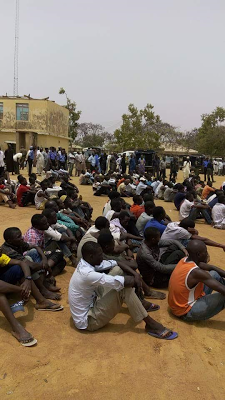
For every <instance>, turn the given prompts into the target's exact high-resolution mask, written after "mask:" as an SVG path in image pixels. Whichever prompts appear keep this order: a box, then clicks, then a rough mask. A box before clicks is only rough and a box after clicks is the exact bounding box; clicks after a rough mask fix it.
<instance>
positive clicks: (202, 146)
mask: <svg viewBox="0 0 225 400" xmlns="http://www.w3.org/2000/svg"><path fill="white" fill-rule="evenodd" d="M201 118H202V125H201V127H200V128H199V131H198V136H197V142H198V150H199V152H201V153H203V154H206V155H210V156H211V157H212V156H221V155H222V156H223V155H224V152H225V140H224V139H225V127H224V126H223V125H222V123H223V122H224V121H225V109H224V108H223V107H217V108H216V109H215V110H214V111H213V112H212V113H211V114H203V115H202V117H201Z"/></svg>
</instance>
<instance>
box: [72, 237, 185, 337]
mask: <svg viewBox="0 0 225 400" xmlns="http://www.w3.org/2000/svg"><path fill="white" fill-rule="evenodd" d="M82 257H83V258H82V259H81V261H80V262H79V264H78V266H77V269H76V271H75V272H74V274H73V276H72V278H71V280H70V284H69V305H70V311H71V314H72V318H73V321H74V324H75V326H76V327H77V328H78V329H81V330H88V331H95V330H98V329H100V328H102V327H103V326H105V325H107V323H108V322H109V321H111V320H112V319H113V318H114V317H115V316H116V315H117V314H118V313H119V312H120V310H121V307H122V304H123V303H124V302H125V303H126V304H127V307H128V310H129V312H130V315H131V317H132V318H133V320H134V321H135V322H136V323H138V322H141V321H142V320H143V321H144V322H145V324H146V326H145V329H146V331H147V333H148V334H149V335H151V336H154V337H157V338H160V339H166V340H172V339H175V338H176V337H177V336H178V335H177V334H176V333H175V332H172V331H170V330H169V329H166V328H165V327H163V326H162V325H161V324H159V323H158V322H156V321H154V320H153V319H152V318H151V317H149V315H148V313H147V311H146V310H145V309H144V307H143V306H142V304H141V301H140V300H139V298H138V297H137V295H136V293H135V291H134V287H135V288H136V289H137V290H140V288H141V279H140V278H139V276H135V277H134V276H121V270H120V269H117V272H118V275H114V273H113V274H105V273H104V270H109V269H110V268H112V267H115V266H116V265H117V264H118V266H120V264H121V262H118V263H117V262H116V261H103V252H102V249H101V246H100V245H99V244H98V243H93V242H87V243H85V244H84V246H83V248H82ZM119 274H120V275H119ZM113 275H114V276H113ZM100 292H101V293H100Z"/></svg>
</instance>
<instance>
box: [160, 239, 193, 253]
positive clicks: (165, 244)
mask: <svg viewBox="0 0 225 400" xmlns="http://www.w3.org/2000/svg"><path fill="white" fill-rule="evenodd" d="M171 244H175V245H176V246H177V247H178V249H180V250H182V251H183V252H184V253H185V254H186V255H187V251H186V249H185V247H184V246H183V245H182V244H181V242H180V241H179V240H174V239H160V241H159V248H161V247H168V246H171Z"/></svg>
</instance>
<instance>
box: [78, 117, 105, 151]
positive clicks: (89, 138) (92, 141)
mask: <svg viewBox="0 0 225 400" xmlns="http://www.w3.org/2000/svg"><path fill="white" fill-rule="evenodd" d="M111 136H112V135H110V133H109V132H107V131H105V128H104V127H103V126H102V125H100V124H93V123H91V122H89V123H87V122H83V123H81V124H79V125H78V127H77V138H76V143H77V144H79V145H80V146H82V147H92V146H94V147H102V146H103V145H104V144H105V142H107V141H109V140H110V139H111Z"/></svg>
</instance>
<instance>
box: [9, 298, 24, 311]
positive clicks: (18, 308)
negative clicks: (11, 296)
mask: <svg viewBox="0 0 225 400" xmlns="http://www.w3.org/2000/svg"><path fill="white" fill-rule="evenodd" d="M23 305H24V301H23V300H21V301H18V302H17V303H14V304H12V305H11V306H10V308H11V311H12V313H13V314H15V313H16V312H17V311H24V306H23Z"/></svg>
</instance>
